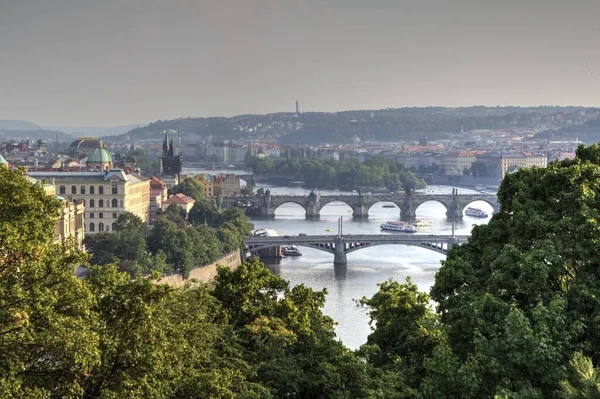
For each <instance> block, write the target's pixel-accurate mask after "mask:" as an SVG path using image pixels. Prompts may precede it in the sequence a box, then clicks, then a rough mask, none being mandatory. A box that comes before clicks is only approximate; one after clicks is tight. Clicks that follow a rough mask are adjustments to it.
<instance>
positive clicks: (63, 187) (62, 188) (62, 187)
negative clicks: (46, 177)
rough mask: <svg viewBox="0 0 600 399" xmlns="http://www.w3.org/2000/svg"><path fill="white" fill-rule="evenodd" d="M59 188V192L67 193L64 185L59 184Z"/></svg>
mask: <svg viewBox="0 0 600 399" xmlns="http://www.w3.org/2000/svg"><path fill="white" fill-rule="evenodd" d="M59 190H60V191H59V193H61V194H66V193H67V188H66V187H65V186H60V189H59Z"/></svg>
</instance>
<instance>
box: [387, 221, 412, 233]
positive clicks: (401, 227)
mask: <svg viewBox="0 0 600 399" xmlns="http://www.w3.org/2000/svg"><path fill="white" fill-rule="evenodd" d="M379 227H380V228H381V230H388V231H399V232H401V233H416V232H417V228H416V227H415V226H413V225H411V224H408V223H406V222H398V221H395V220H390V221H387V222H385V223H384V224H382V225H381V226H379Z"/></svg>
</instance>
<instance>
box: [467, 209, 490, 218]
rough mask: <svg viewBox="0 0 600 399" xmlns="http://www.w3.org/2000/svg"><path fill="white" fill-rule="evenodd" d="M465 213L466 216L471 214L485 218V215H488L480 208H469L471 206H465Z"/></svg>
mask: <svg viewBox="0 0 600 399" xmlns="http://www.w3.org/2000/svg"><path fill="white" fill-rule="evenodd" d="M465 215H467V216H473V217H476V218H486V217H488V214H487V213H485V212H484V211H482V210H481V209H479V208H471V207H468V208H467V210H466V211H465Z"/></svg>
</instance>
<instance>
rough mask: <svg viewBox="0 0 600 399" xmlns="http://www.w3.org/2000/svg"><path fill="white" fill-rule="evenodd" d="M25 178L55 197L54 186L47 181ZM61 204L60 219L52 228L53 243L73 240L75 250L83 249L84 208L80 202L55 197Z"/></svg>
mask: <svg viewBox="0 0 600 399" xmlns="http://www.w3.org/2000/svg"><path fill="white" fill-rule="evenodd" d="M26 178H27V179H28V180H29V181H30V182H31V183H32V184H41V185H42V187H43V189H44V192H45V193H46V194H47V195H55V184H54V182H52V183H50V182H49V181H44V182H41V181H40V180H37V179H34V178H32V177H31V176H26ZM56 198H57V199H58V200H59V201H60V202H61V203H62V207H61V209H60V217H59V219H58V220H57V221H56V225H55V226H54V241H55V242H57V243H59V242H60V243H65V242H66V241H67V240H69V239H71V240H73V245H74V246H75V247H76V248H79V249H82V248H83V239H84V236H85V230H84V212H85V207H84V205H83V203H81V202H79V203H78V202H74V201H68V200H67V199H65V198H63V197H59V196H56Z"/></svg>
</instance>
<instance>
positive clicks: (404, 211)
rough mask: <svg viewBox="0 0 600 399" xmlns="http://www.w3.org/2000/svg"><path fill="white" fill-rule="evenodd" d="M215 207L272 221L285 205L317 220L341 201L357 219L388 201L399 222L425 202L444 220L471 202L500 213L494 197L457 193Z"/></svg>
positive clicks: (223, 201) (253, 199)
mask: <svg viewBox="0 0 600 399" xmlns="http://www.w3.org/2000/svg"><path fill="white" fill-rule="evenodd" d="M217 201H218V204H219V206H221V207H223V208H230V207H235V206H239V207H243V208H245V209H246V210H247V211H248V213H249V214H251V215H252V216H255V217H262V218H267V219H272V218H274V217H275V209H277V208H278V207H279V206H281V205H283V204H285V203H294V204H298V205H300V206H301V207H303V208H304V209H305V211H306V218H307V219H313V220H316V219H319V218H320V216H321V209H323V207H324V206H325V205H327V204H329V203H331V202H343V203H345V204H347V205H348V206H349V207H350V208H352V216H353V217H354V218H357V219H366V218H368V217H369V208H371V206H373V205H374V204H376V203H377V202H392V203H394V204H395V205H396V206H397V207H398V208H400V217H401V218H402V219H403V220H414V219H415V218H416V210H417V208H418V207H419V206H420V205H421V204H423V203H425V202H428V201H436V202H439V203H441V204H442V205H444V207H445V208H446V217H447V218H448V219H450V220H459V219H462V217H463V211H464V210H465V208H466V207H468V206H469V205H470V204H471V203H472V202H475V201H484V202H486V203H488V204H489V205H490V206H491V207H492V208H493V209H494V212H498V211H499V210H500V205H499V204H498V200H497V198H496V196H495V195H489V194H458V192H457V191H456V190H455V191H453V193H452V194H426V193H423V194H421V193H414V194H404V193H398V194H374V195H372V194H369V195H364V194H357V195H344V194H338V195H319V194H315V193H313V192H311V193H310V194H309V195H262V196H237V197H220V198H218V199H217Z"/></svg>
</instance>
